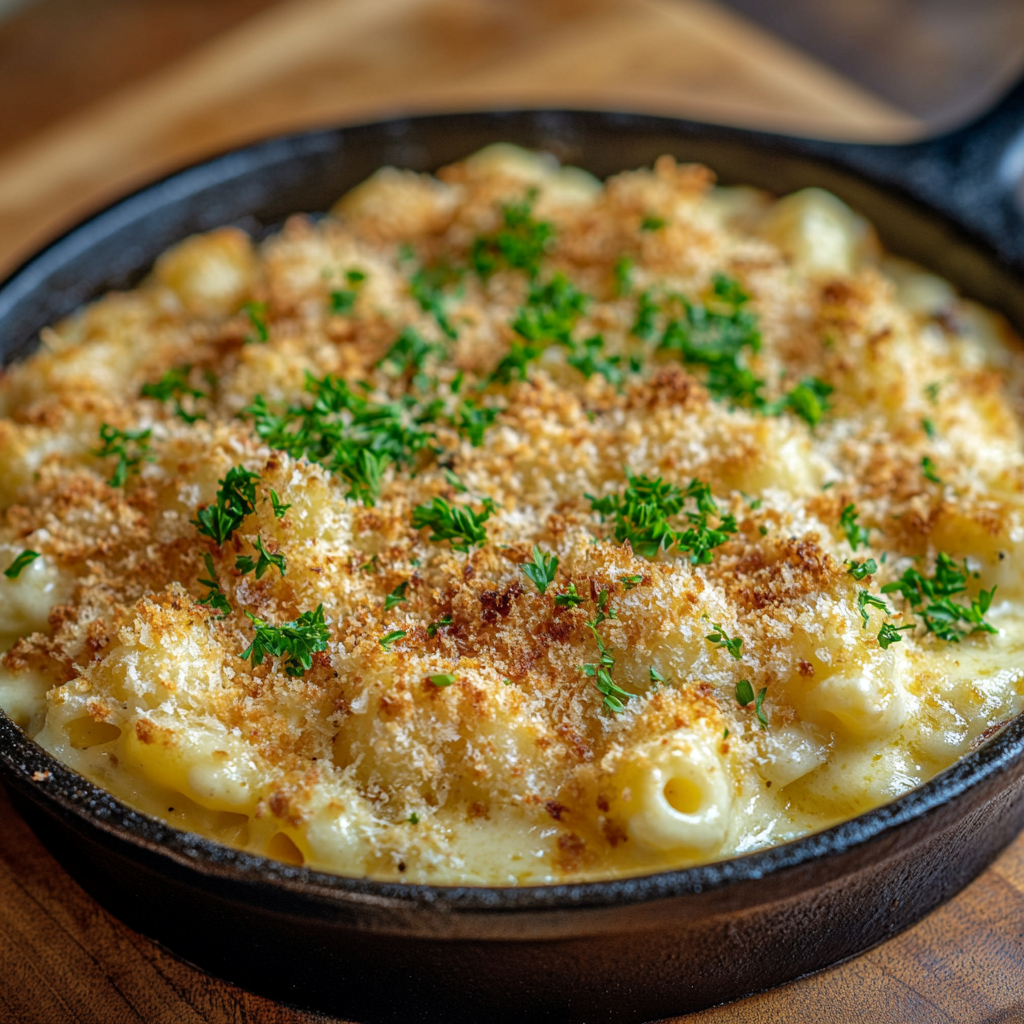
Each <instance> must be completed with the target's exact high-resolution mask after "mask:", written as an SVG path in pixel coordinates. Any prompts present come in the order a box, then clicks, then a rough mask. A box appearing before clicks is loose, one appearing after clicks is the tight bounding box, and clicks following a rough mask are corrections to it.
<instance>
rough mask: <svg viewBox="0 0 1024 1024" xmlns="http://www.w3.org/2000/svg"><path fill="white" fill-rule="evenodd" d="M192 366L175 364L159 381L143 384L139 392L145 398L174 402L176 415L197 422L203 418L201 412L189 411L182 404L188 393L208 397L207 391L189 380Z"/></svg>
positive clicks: (195, 396)
mask: <svg viewBox="0 0 1024 1024" xmlns="http://www.w3.org/2000/svg"><path fill="white" fill-rule="evenodd" d="M191 371H192V366H191V365H190V364H189V365H185V366H175V367H173V368H172V369H170V370H168V371H167V372H166V373H165V374H164V375H163V376H162V377H161V378H160V379H159V380H158V381H156V382H155V383H152V384H143V385H142V390H141V391H140V392H139V394H140V395H141V396H142V397H143V398H153V399H155V400H156V401H158V402H171V401H173V402H174V415H175V416H177V417H178V418H179V419H182V420H184V421H185V422H186V423H195V421H196V420H201V419H203V414H202V413H201V412H188V411H187V410H186V409H185V408H184V407H183V406H182V404H181V400H182V398H184V397H185V396H186V395H187V396H189V397H190V398H194V399H196V398H206V397H208V396H207V394H206V392H205V391H200V390H199V388H194V387H192V385H191V384H189V382H188V375H189V373H191Z"/></svg>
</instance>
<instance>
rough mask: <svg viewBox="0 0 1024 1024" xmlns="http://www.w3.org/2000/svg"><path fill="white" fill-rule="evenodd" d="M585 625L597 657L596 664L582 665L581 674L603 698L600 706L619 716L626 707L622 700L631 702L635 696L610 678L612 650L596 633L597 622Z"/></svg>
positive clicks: (612, 665)
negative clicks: (593, 640) (592, 637)
mask: <svg viewBox="0 0 1024 1024" xmlns="http://www.w3.org/2000/svg"><path fill="white" fill-rule="evenodd" d="M586 625H587V629H589V630H590V632H591V633H593V634H594V639H595V640H596V641H597V651H598V655H599V657H598V662H597V664H591V665H584V666H583V673H584V675H587V676H589V677H590V678H591V679H593V680H594V685H595V686H596V687H597V689H598V692H599V693H601V694H602V695H603V696H604V700H603V701H602V702H601V703H602V705H603V706H604V707H605V708H607V709H608V710H609V711H612V712H614V713H615V714H619V713H621V712H622V711H625V710H626V705H625V704H623V703H622V700H623V698H625V699H626V700H632V699H633V697H635V696H636V694H633V693H630V692H629V691H628V690H623V689H622V687H621V686H619V685H618V683H616V682H615V680H614V679H613V678H612V673H613V672H614V671H615V655H614V654H613V653H612V651H613V648H611V647H609V646H608V645H607V644H605V642H604V640H603V639H602V637H601V634H600V633H598V631H597V621H591V622H588V623H587V624H586Z"/></svg>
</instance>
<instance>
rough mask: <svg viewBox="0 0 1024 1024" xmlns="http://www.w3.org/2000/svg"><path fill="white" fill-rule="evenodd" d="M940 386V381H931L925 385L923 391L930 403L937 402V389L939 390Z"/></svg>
mask: <svg viewBox="0 0 1024 1024" xmlns="http://www.w3.org/2000/svg"><path fill="white" fill-rule="evenodd" d="M941 388H942V383H941V382H940V381H933V382H932V383H931V384H928V385H927V386H926V387H925V389H924V393H925V395H926V396H927V398H928V401H929V402H931V403H932V405H935V404H936V403H937V402H938V400H939V391H940V390H941Z"/></svg>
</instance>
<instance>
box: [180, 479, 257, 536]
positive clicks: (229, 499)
mask: <svg viewBox="0 0 1024 1024" xmlns="http://www.w3.org/2000/svg"><path fill="white" fill-rule="evenodd" d="M259 478H260V475H259V473H252V472H250V471H249V470H247V469H243V468H242V467H241V466H232V467H231V469H229V470H228V472H227V475H226V476H225V477H224V478H223V479H222V480H218V481H217V482H218V483H219V484H220V489H219V490H218V491H217V498H216V500H215V501H214V503H213V504H212V505H207V506H205V507H204V508H201V509H199V511H198V512H197V513H196V518H195V519H193V520H191V522H192V524H193V525H194V526H195V527H197V528H198V530H199V533H200V534H202V535H203V536H204V537H209V538H210V540H212V541H213V542H214V544H217V545H222V544H224V543H225V542H226V541H227V540H228V539H229V538H230V537H231V535H232V534H233V533H234V532H235V530H237V529H238V528H239V527H240V526H241V525H242V523H243V522H244V521H245V517H246V516H248V515H251V514H252V513H253V512H254V511H255V510H256V481H257V480H259Z"/></svg>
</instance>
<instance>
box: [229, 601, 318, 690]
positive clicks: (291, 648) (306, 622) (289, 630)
mask: <svg viewBox="0 0 1024 1024" xmlns="http://www.w3.org/2000/svg"><path fill="white" fill-rule="evenodd" d="M245 615H246V618H248V619H249V621H250V622H251V623H252V624H253V628H254V629H255V631H256V635H255V636H254V637H253V640H252V643H251V644H249V646H248V647H247V648H246V649H245V650H244V651H242V657H243V658H249V659H251V661H252V664H253V667H254V668H255V667H256V666H257V665H262V664H263V659H264V658H265V657H267V656H268V655H269V656H270V657H274V658H284V659H285V661H284V662H283V667H284V670H285V672H286V673H287V674H288V675H290V676H292V677H294V678H298V677H299V676H301V675H303V673H305V672H308V671H309V669H311V668H312V667H313V655H314V654H317V653H318V652H319V651H326V650H327V641H328V640H330V638H331V631H330V628H329V627H328V625H327V621H326V619H325V618H324V606H323V605H322V604H319V605H317V606H316V609H315V610H314V611H311V612H303V613H302V614H301V615H300V616H299V617H298V618H297V619H296V620H295V621H294V622H282V623H280V625H277V626H272V625H271V624H270V623H269V622H264V621H263V619H258V618H256V616H255V615H251V614H250V613H249V612H246V613H245Z"/></svg>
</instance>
